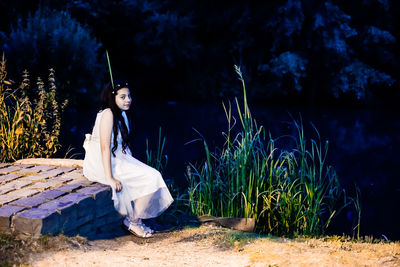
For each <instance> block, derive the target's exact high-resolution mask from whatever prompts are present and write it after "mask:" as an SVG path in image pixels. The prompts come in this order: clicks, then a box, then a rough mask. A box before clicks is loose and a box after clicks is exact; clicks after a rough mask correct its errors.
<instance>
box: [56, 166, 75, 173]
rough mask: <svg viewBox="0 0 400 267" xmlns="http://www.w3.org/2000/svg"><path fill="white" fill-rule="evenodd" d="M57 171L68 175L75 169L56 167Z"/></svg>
mask: <svg viewBox="0 0 400 267" xmlns="http://www.w3.org/2000/svg"><path fill="white" fill-rule="evenodd" d="M58 169H59V170H60V171H62V172H63V173H68V172H71V171H73V170H75V169H76V168H74V167H58Z"/></svg>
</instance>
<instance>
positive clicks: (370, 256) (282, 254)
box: [28, 226, 400, 267]
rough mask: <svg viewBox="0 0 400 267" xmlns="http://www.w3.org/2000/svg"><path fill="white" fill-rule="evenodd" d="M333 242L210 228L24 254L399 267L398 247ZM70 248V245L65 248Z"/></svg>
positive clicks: (90, 259) (134, 261)
mask: <svg viewBox="0 0 400 267" xmlns="http://www.w3.org/2000/svg"><path fill="white" fill-rule="evenodd" d="M338 239H339V238H336V239H334V238H331V240H322V239H294V240H293V239H285V238H268V237H257V236H256V235H244V234H242V233H238V232H236V231H232V230H227V229H224V228H220V227H215V226H201V227H199V228H188V229H183V230H177V231H173V232H170V233H159V234H156V235H155V236H154V237H153V238H151V239H146V240H143V239H140V238H136V237H134V236H132V235H126V236H121V237H117V238H114V239H111V240H95V241H89V242H87V243H84V244H80V243H78V242H76V243H75V244H74V243H70V245H69V246H67V247H65V246H64V247H63V246H60V247H58V248H53V249H50V250H47V251H45V252H41V253H34V254H31V255H30V256H29V259H28V264H29V265H32V266H46V267H49V266H121V267H122V266H400V244H399V243H398V242H397V243H378V244H371V243H354V242H349V241H341V240H338ZM71 244H72V245H71Z"/></svg>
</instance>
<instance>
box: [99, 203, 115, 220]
mask: <svg viewBox="0 0 400 267" xmlns="http://www.w3.org/2000/svg"><path fill="white" fill-rule="evenodd" d="M113 212H116V211H115V208H114V203H113V202H112V201H111V203H109V204H108V205H104V206H97V205H96V217H97V218H100V217H102V216H104V215H107V214H110V213H113Z"/></svg>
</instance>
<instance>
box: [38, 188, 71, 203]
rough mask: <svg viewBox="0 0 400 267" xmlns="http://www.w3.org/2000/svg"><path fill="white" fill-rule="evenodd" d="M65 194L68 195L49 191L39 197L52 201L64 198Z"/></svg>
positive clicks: (58, 191) (57, 191)
mask: <svg viewBox="0 0 400 267" xmlns="http://www.w3.org/2000/svg"><path fill="white" fill-rule="evenodd" d="M65 194H67V192H65V191H60V190H55V189H54V190H48V191H45V192H43V193H40V194H39V195H37V196H38V197H43V198H45V199H47V200H52V199H56V198H58V197H60V196H63V195H65Z"/></svg>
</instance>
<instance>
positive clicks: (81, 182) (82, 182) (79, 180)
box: [68, 177, 94, 187]
mask: <svg viewBox="0 0 400 267" xmlns="http://www.w3.org/2000/svg"><path fill="white" fill-rule="evenodd" d="M93 183H94V182H92V181H89V180H88V179H86V178H85V177H83V178H77V179H74V180H72V181H71V182H69V183H68V184H79V185H80V186H82V187H86V186H89V185H91V184H93Z"/></svg>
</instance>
